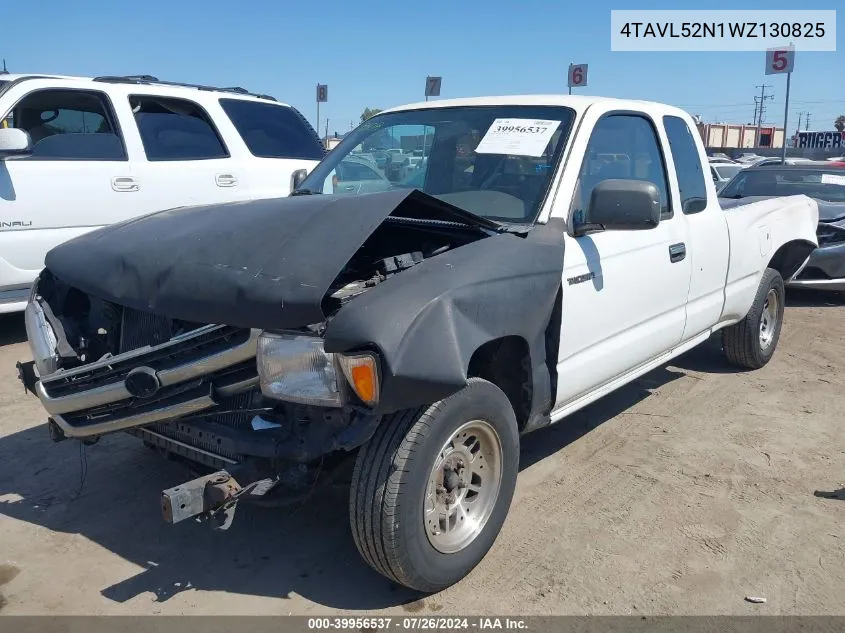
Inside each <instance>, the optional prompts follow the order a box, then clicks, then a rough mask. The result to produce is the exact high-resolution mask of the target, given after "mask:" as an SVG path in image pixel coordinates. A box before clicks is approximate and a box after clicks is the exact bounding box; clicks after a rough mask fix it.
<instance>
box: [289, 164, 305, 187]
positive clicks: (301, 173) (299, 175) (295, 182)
mask: <svg viewBox="0 0 845 633" xmlns="http://www.w3.org/2000/svg"><path fill="white" fill-rule="evenodd" d="M307 176H308V170H307V169H297V170H296V171H295V172H293V174H292V175H291V177H290V190H291V192H293V191H296V190H297V188H298V187H299V185H301V184H302V181H303V180H305V178H306V177H307Z"/></svg>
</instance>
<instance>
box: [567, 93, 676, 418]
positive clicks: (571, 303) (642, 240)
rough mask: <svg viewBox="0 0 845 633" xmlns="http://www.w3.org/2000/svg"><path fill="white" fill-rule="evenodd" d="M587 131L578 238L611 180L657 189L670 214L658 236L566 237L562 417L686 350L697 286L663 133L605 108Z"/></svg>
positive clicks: (594, 113) (577, 195)
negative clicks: (595, 193) (692, 289)
mask: <svg viewBox="0 0 845 633" xmlns="http://www.w3.org/2000/svg"><path fill="white" fill-rule="evenodd" d="M580 129H581V130H588V131H590V133H589V138H588V139H584V138H581V139H577V138H576V139H575V141H574V146H573V150H572V155H573V156H579V155H581V156H583V157H584V159H583V163H582V164H581V166H580V171H578V173H577V178H576V181H575V183H574V193H573V194H572V195H571V197H569V199H566V197H564V199H563V200H559V202H560V203H563V204H565V205H568V207H569V208H568V212H569V221H570V228H571V227H572V222H573V220H574V219H576V218H577V217H578V214H580V213H582V212H583V211H584V209H585V208H586V205H587V204H589V200H590V194H591V192H592V190H593V188H595V186H596V185H597V184H598V183H600V182H602V181H603V180H607V179H617V178H620V179H633V180H643V181H649V182H652V183H654V184H655V185H656V186H657V188H658V190H659V192H660V198H661V203H662V214H661V221H660V223H659V224H658V226H657V227H655V228H653V229H649V230H636V231H621V230H604V231H599V232H594V233H591V234H587V235H582V236H580V237H573V236H572V235H567V236H565V251H564V269H563V279H562V298H563V311H562V318H561V336H560V346H559V353H558V389H557V408H561V407H563V406H566V405H567V404H568V403H571V402H573V401H575V400H577V399H578V398H580V397H582V396H585V395H587V394H588V393H590V392H592V391H594V390H595V389H597V388H600V387H601V386H603V385H605V384H607V383H609V382H610V381H612V380H613V379H615V378H617V377H619V376H622V375H624V374H626V373H628V372H630V371H632V370H635V369H636V368H637V367H639V366H642V365H644V364H645V363H647V362H649V361H650V360H652V359H655V358H657V357H658V356H660V355H661V354H663V353H665V352H667V351H669V350H670V349H672V348H673V347H674V346H676V345H677V344H678V343H680V341H681V338H682V336H683V332H684V324H685V321H686V301H687V293H688V290H689V284H690V270H691V269H690V259H689V257H687V256H686V247H687V241H688V240H687V231H686V224H685V222H684V218H683V216H682V214H681V213H679V212H677V211H676V210H675V209H674V208H673V205H672V201H671V199H670V196H669V186H668V176H667V174H668V168H669V164H668V162H667V158H666V157H667V156H668V155H669V154H668V152H667V150H666V142H665V135H664V133H663V131H662V128H661V126H660V123H659V122H656V121H654V120H652V119H651V118H650V117H649V116H647V115H646V114H644V113H629V112H614V111H607V110H602V106H600V105H599V106H592V107H590V109H588V110H587V112H586V113H585V115H584V120H583V121H582V123H581V126H580ZM576 169H577V168H576ZM570 191H573V189H570ZM553 213H554V211H553Z"/></svg>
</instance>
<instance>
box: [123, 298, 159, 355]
mask: <svg viewBox="0 0 845 633" xmlns="http://www.w3.org/2000/svg"><path fill="white" fill-rule="evenodd" d="M171 326H172V321H171V320H170V319H168V318H167V317H162V316H158V315H155V314H149V313H147V312H141V311H139V310H133V309H131V308H123V316H122V317H121V321H120V353H121V354H123V353H124V352H128V351H131V350H133V349H138V348H139V347H145V346H147V345H161V344H162V343H166V342H167V341H169V340H170V335H171Z"/></svg>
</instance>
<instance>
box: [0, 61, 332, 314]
mask: <svg viewBox="0 0 845 633" xmlns="http://www.w3.org/2000/svg"><path fill="white" fill-rule="evenodd" d="M3 81H4V82H5V83H4V84H3V85H2V87H0V313H2V312H15V311H19V310H23V309H24V307H25V306H26V300H27V297H28V296H29V291H30V286H31V285H32V282H33V280H34V279H35V277H36V275H37V274H38V271H39V270H41V268H42V267H43V265H44V256H45V254H46V253H47V251H48V250H49V249H50V248H52V247H53V246H55V245H57V244H59V243H61V242H63V241H65V240H67V239H70V238H73V237H76V236H78V235H81V234H82V233H85V232H87V231H91V230H92V229H95V228H97V227H101V226H104V225H107V224H111V223H114V222H121V221H124V220H127V219H129V218H134V217H137V216H139V215H143V214H145V213H150V212H152V211H160V210H162V209H169V208H174V207H182V206H188V205H197V204H211V203H215V202H235V201H241V200H249V199H254V198H270V197H278V196H285V195H287V194H288V193H290V191H291V188H292V187H293V186H294V185H295V184H296V183H297V182H298V181H297V178H299V180H301V179H302V178H303V177H304V176H305V174H306V173H307V172H308V171H309V170H311V169H312V168H313V167H314V166H315V165H316V164H317V163H318V162H319V160H320V159H321V158H322V157H323V154H324V152H323V149H322V146H321V145H320V141H319V138H318V137H317V133H316V132H315V131H314V129H313V128H312V127H311V125H309V123H308V122H307V121H306V120H305V119H304V118H303V116H302V115H301V114H300V113H299V112H298V111H297V110H296V109H294V108H293V107H291V106H289V105H286V104H284V103H280V102H278V101H276V100H275V99H273V98H272V97H268V96H264V95H256V94H250V93H248V92H247V91H246V90H243V89H241V88H224V89H217V88H209V87H206V86H193V85H187V84H174V83H168V82H164V81H158V80H157V79H156V78H155V77H151V76H146V75H145V76H132V77H96V78H93V79H89V78H81V77H58V76H43V75H3Z"/></svg>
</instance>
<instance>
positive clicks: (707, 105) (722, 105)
mask: <svg viewBox="0 0 845 633" xmlns="http://www.w3.org/2000/svg"><path fill="white" fill-rule="evenodd" d="M757 87H758V88H759V86H757ZM789 103H794V104H795V105H800V104H803V105H817V104H820V103H842V100H841V99H828V100H826V101H793V100H792V99H790V100H789ZM746 105H747V104H745V103H684V104H680V105H678V104H676V105H675V107H676V108H734V107H745V106H746Z"/></svg>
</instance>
